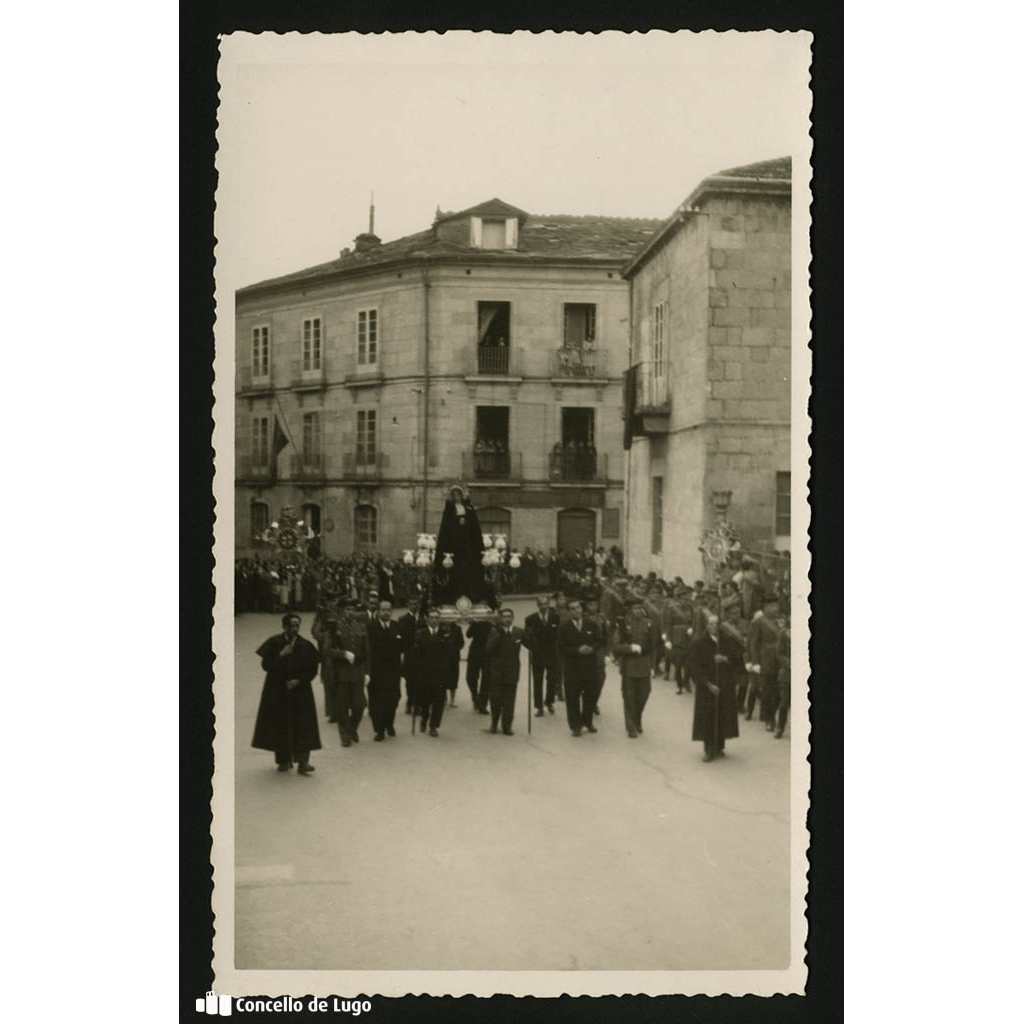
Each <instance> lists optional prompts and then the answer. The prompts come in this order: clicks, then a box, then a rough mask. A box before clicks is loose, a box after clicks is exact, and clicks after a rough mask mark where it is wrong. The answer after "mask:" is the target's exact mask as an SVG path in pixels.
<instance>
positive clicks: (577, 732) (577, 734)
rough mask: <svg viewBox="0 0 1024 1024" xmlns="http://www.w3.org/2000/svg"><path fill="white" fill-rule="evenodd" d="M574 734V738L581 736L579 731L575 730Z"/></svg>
mask: <svg viewBox="0 0 1024 1024" xmlns="http://www.w3.org/2000/svg"><path fill="white" fill-rule="evenodd" d="M572 734H573V736H579V735H580V731H579V729H573V731H572Z"/></svg>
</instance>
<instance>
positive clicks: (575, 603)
mask: <svg viewBox="0 0 1024 1024" xmlns="http://www.w3.org/2000/svg"><path fill="white" fill-rule="evenodd" d="M598 642H599V637H598V633H597V627H596V625H595V623H594V622H593V621H592V620H590V619H584V618H583V605H582V603H581V602H580V600H579V598H575V597H574V598H573V599H572V600H571V601H570V602H569V618H568V619H566V621H565V622H563V623H561V625H559V627H558V649H559V651H560V652H561V654H562V664H563V671H564V674H563V677H562V681H563V683H564V685H565V713H566V716H567V717H568V719H569V728H570V729H571V730H572V734H573V736H579V735H581V730H582V729H583V728H584V727H586V730H587V732H597V729H595V728H594V705H595V704H596V703H597V668H596V664H595V657H596V652H597V646H598ZM581 697H582V698H583V708H582V711H581V710H580V698H581Z"/></svg>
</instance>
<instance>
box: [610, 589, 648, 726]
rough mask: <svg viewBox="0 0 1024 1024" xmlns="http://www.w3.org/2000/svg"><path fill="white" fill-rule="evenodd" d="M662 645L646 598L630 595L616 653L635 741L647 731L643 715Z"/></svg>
mask: <svg viewBox="0 0 1024 1024" xmlns="http://www.w3.org/2000/svg"><path fill="white" fill-rule="evenodd" d="M657 648H658V639H657V636H656V630H655V628H654V626H653V625H652V624H651V622H650V620H649V619H648V618H647V613H646V612H645V611H644V603H643V600H642V599H641V598H640V597H638V596H637V595H635V594H633V595H630V597H629V598H627V600H626V614H625V617H624V618H623V620H622V624H621V625H620V626H619V628H618V629H617V630H616V635H615V642H614V643H613V644H612V653H613V654H614V655H615V656H616V657H617V658H618V659H619V671H620V673H621V675H622V710H623V715H624V718H625V723H626V735H627V736H628V737H629V738H630V739H631V740H635V739H636V738H637V736H638V735H639V734H642V733H643V731H644V728H643V714H644V708H645V707H646V705H647V698H648V697H650V695H651V671H652V670H653V668H654V657H655V653H656V651H657Z"/></svg>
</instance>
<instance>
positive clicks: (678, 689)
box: [676, 686, 683, 695]
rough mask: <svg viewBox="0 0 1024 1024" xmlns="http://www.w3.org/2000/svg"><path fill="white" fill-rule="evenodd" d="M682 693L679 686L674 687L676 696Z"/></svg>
mask: <svg viewBox="0 0 1024 1024" xmlns="http://www.w3.org/2000/svg"><path fill="white" fill-rule="evenodd" d="M682 692H683V688H682V687H681V686H677V687H676V694H677V695H678V694H680V693H682Z"/></svg>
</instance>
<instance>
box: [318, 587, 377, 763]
mask: <svg viewBox="0 0 1024 1024" xmlns="http://www.w3.org/2000/svg"><path fill="white" fill-rule="evenodd" d="M365 623H366V609H365V608H364V607H363V605H362V604H360V603H359V602H358V601H351V600H350V601H347V602H346V606H345V613H344V615H343V617H342V619H341V621H340V622H339V623H338V625H337V627H336V628H335V629H333V630H331V631H330V632H329V633H328V635H327V647H326V650H325V652H324V653H325V656H326V657H327V659H328V660H329V661H332V662H333V663H334V675H335V679H336V681H337V686H336V689H335V694H336V699H335V703H334V712H335V715H336V716H337V719H338V733H339V735H340V736H341V745H342V746H343V747H350V746H352V744H353V743H358V742H359V723H360V722H361V721H362V720H363V711H364V710H365V709H366V692H365V689H364V687H365V685H366V679H367V671H368V669H369V664H370V648H369V643H368V642H367V639H366V624H365Z"/></svg>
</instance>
